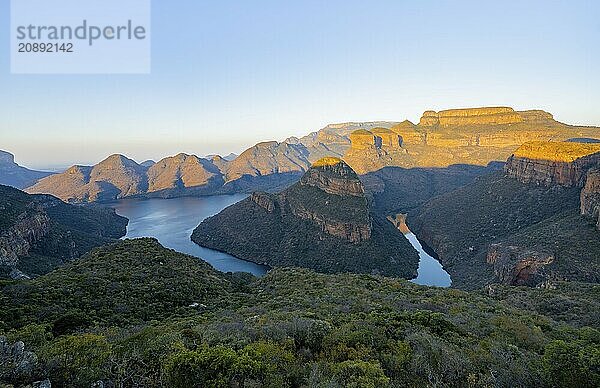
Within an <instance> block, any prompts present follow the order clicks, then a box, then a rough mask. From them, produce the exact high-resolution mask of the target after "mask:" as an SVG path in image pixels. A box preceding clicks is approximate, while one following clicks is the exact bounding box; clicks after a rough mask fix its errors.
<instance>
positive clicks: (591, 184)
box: [581, 168, 600, 230]
mask: <svg viewBox="0 0 600 388" xmlns="http://www.w3.org/2000/svg"><path fill="white" fill-rule="evenodd" d="M581 214H583V215H585V216H590V217H595V218H597V219H598V222H597V224H596V228H597V229H598V230H600V168H594V169H592V170H590V171H588V173H587V176H586V180H585V186H584V187H583V189H582V190H581Z"/></svg>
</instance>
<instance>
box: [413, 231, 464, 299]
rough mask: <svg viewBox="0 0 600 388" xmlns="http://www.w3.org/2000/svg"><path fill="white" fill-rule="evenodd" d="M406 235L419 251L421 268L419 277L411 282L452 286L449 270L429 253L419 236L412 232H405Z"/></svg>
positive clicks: (418, 272)
mask: <svg viewBox="0 0 600 388" xmlns="http://www.w3.org/2000/svg"><path fill="white" fill-rule="evenodd" d="M404 236H405V237H406V238H407V239H408V241H410V243H411V244H412V246H413V247H415V249H416V250H417V251H418V252H419V258H420V260H419V269H418V270H417V274H418V275H417V277H416V278H414V279H412V280H411V282H413V283H416V284H421V285H424V286H437V287H450V285H451V284H452V280H451V279H450V275H449V274H448V272H446V271H445V270H444V267H442V265H441V264H440V262H439V261H437V260H436V259H435V258H433V257H432V256H431V255H430V254H428V253H427V252H426V251H425V249H423V246H422V245H421V242H420V241H419V239H417V236H415V235H414V233H412V232H408V233H406V234H404Z"/></svg>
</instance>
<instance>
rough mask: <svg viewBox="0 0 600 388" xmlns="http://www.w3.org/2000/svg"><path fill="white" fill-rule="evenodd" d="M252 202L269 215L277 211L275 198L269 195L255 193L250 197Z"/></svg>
mask: <svg viewBox="0 0 600 388" xmlns="http://www.w3.org/2000/svg"><path fill="white" fill-rule="evenodd" d="M250 200H251V201H252V202H254V203H256V204H257V205H258V206H260V207H262V208H263V209H265V210H266V211H267V212H269V213H273V211H275V206H276V204H275V198H274V196H272V195H271V194H269V193H264V192H254V193H252V194H251V195H250Z"/></svg>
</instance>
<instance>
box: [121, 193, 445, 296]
mask: <svg viewBox="0 0 600 388" xmlns="http://www.w3.org/2000/svg"><path fill="white" fill-rule="evenodd" d="M244 198H246V195H245V194H234V195H214V196H208V197H199V198H193V197H183V198H172V199H162V198H156V199H124V200H121V201H118V202H115V203H113V204H111V206H112V207H113V208H114V209H115V210H116V211H117V213H118V214H120V215H122V216H124V217H127V218H129V225H127V234H126V235H125V238H137V237H154V238H156V239H158V241H160V243H161V244H162V245H164V246H165V247H167V248H171V249H175V250H176V251H179V252H183V253H187V254H189V255H192V256H196V257H199V258H202V259H204V260H205V261H207V262H208V263H210V264H211V265H212V266H213V267H215V268H216V269H217V270H219V271H222V272H250V273H252V274H254V275H257V276H261V275H264V274H265V273H266V272H267V270H268V268H267V267H266V266H262V265H259V264H255V263H252V262H249V261H245V260H241V259H238V258H236V257H234V256H231V255H229V254H227V253H223V252H218V251H215V250H212V249H208V248H204V247H201V246H199V245H197V244H195V243H194V242H192V240H190V236H191V235H192V231H193V230H194V229H195V228H196V226H198V224H199V223H200V222H201V221H202V220H204V219H205V218H207V217H210V216H213V215H215V214H217V213H219V212H220V211H221V210H223V209H225V208H226V207H228V206H230V205H233V204H234V203H236V202H239V201H241V200H242V199H244ZM405 236H406V238H407V239H408V241H410V243H411V244H412V245H413V246H414V247H415V249H416V250H417V251H418V252H419V257H420V261H419V269H418V276H417V277H416V278H415V279H413V280H411V281H412V282H414V283H416V284H422V285H428V286H438V287H448V286H450V284H451V280H450V275H448V273H447V272H446V271H444V269H443V268H442V265H441V264H440V263H439V262H438V261H437V260H436V259H435V258H433V257H432V256H431V255H429V254H428V253H427V252H426V251H425V250H424V249H423V247H422V246H421V243H420V242H419V240H418V239H417V237H416V236H415V235H414V234H413V233H410V232H409V233H407V234H405Z"/></svg>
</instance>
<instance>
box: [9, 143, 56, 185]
mask: <svg viewBox="0 0 600 388" xmlns="http://www.w3.org/2000/svg"><path fill="white" fill-rule="evenodd" d="M48 175H52V173H51V172H44V171H34V170H30V169H28V168H25V167H22V166H19V165H18V164H17V163H15V156H14V155H13V154H11V153H9V152H6V151H0V185H8V186H13V187H16V188H18V189H23V188H25V187H28V186H31V185H32V184H34V183H35V182H37V181H38V180H40V179H42V178H45V177H47V176H48Z"/></svg>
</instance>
